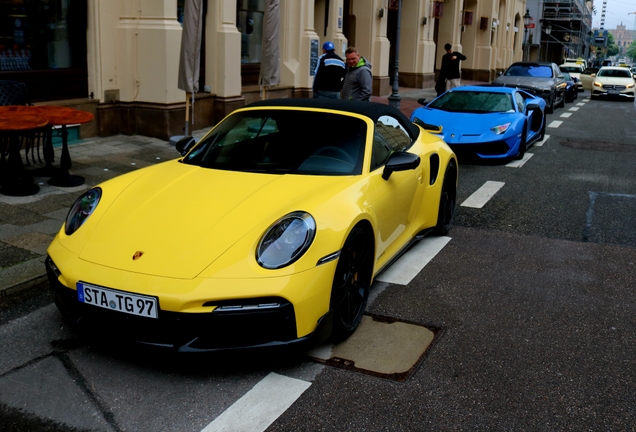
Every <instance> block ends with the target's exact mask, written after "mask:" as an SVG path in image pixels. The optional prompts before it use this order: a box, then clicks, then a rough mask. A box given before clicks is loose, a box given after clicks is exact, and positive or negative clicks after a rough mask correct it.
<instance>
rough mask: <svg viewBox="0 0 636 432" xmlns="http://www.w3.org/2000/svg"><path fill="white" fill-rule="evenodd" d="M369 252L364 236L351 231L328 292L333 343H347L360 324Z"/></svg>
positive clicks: (369, 272) (370, 247) (368, 282)
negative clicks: (345, 341) (331, 312)
mask: <svg viewBox="0 0 636 432" xmlns="http://www.w3.org/2000/svg"><path fill="white" fill-rule="evenodd" d="M373 249H374V248H373V242H372V241H371V240H370V236H369V235H368V234H367V232H366V231H365V230H364V229H362V228H360V227H355V228H354V229H353V230H352V231H351V234H349V237H348V238H347V240H346V241H345V244H344V247H343V248H342V251H341V252H340V257H339V258H338V265H337V266H336V272H335V274H334V279H333V287H332V289H331V309H332V310H333V330H332V340H333V341H334V342H341V341H343V340H345V339H347V338H348V337H349V336H351V334H353V332H354V331H355V329H356V328H357V327H358V325H359V324H360V321H362V315H364V310H365V309H366V307H367V299H368V298H369V286H370V285H371V275H372V272H373Z"/></svg>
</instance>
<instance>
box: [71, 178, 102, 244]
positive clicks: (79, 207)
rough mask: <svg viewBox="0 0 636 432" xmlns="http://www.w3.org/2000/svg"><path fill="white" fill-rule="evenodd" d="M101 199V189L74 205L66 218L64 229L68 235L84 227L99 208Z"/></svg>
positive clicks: (87, 194)
mask: <svg viewBox="0 0 636 432" xmlns="http://www.w3.org/2000/svg"><path fill="white" fill-rule="evenodd" d="M101 197H102V190H101V189H100V188H94V189H91V190H89V191H88V192H86V193H85V194H84V195H82V196H81V197H79V198H78V199H77V200H76V201H75V203H73V206H72V207H71V210H70V211H69V212H68V216H66V223H65V228H64V232H65V233H66V235H71V234H73V233H74V232H75V231H77V230H78V229H79V227H81V226H82V224H83V223H84V222H85V221H86V219H88V217H89V216H90V215H91V214H92V213H93V212H94V211H95V208H97V204H99V200H100V198H101Z"/></svg>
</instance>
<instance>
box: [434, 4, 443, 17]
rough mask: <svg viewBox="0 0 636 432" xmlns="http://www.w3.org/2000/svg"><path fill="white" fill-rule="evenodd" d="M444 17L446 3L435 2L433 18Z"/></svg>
mask: <svg viewBox="0 0 636 432" xmlns="http://www.w3.org/2000/svg"><path fill="white" fill-rule="evenodd" d="M443 15H444V2H441V1H434V2H433V14H432V15H431V16H432V17H433V18H441V17H442V16H443Z"/></svg>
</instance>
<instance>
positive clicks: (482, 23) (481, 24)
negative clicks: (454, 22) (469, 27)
mask: <svg viewBox="0 0 636 432" xmlns="http://www.w3.org/2000/svg"><path fill="white" fill-rule="evenodd" d="M479 30H488V17H481V21H480V22H479Z"/></svg>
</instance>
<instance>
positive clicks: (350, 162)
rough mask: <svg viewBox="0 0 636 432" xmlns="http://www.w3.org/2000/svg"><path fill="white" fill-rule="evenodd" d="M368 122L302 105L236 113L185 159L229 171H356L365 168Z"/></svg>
mask: <svg viewBox="0 0 636 432" xmlns="http://www.w3.org/2000/svg"><path fill="white" fill-rule="evenodd" d="M366 133H367V125H366V123H365V122H364V121H363V120H361V119H359V118H355V117H350V116H347V115H338V114H330V113H322V112H315V111H302V110H288V109H285V110H253V111H243V112H238V113H235V114H232V115H231V116H229V117H228V118H227V119H225V120H224V121H223V122H222V123H221V124H219V125H218V126H217V127H216V128H215V129H214V130H213V131H212V134H210V135H209V136H207V137H206V138H205V139H204V140H202V141H201V142H200V143H198V144H197V145H196V147H194V149H193V150H192V151H191V152H190V153H188V155H187V156H186V157H185V158H184V159H183V162H184V163H187V164H192V165H199V166H201V167H204V168H213V169H221V170H229V171H249V172H260V173H275V174H284V173H293V174H314V175H355V174H360V173H361V172H362V160H363V158H364V144H365V140H366Z"/></svg>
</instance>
